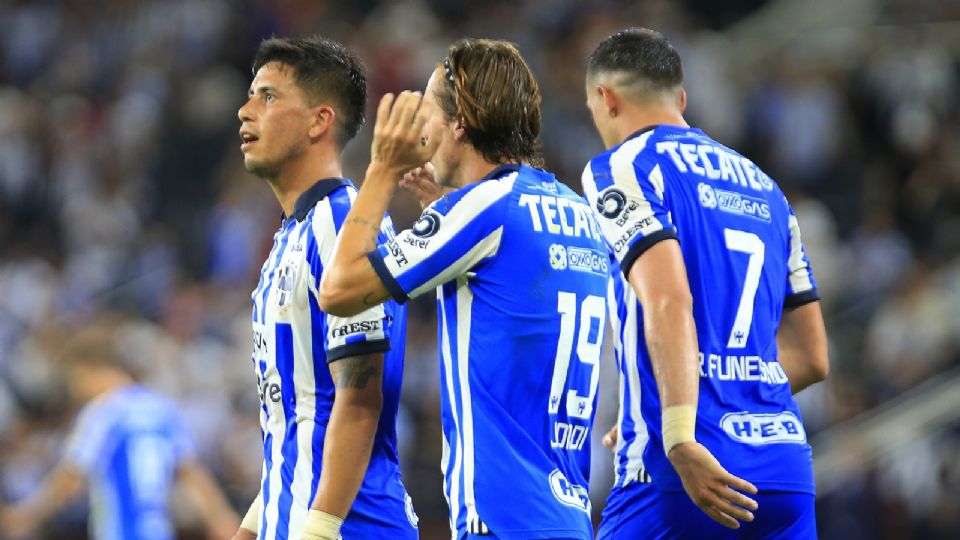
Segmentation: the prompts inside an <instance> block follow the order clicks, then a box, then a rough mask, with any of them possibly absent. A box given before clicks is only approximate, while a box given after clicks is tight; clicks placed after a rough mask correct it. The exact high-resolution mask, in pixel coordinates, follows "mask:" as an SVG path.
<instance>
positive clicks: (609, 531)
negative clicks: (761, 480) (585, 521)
mask: <svg viewBox="0 0 960 540" xmlns="http://www.w3.org/2000/svg"><path fill="white" fill-rule="evenodd" d="M751 497H752V498H753V499H754V500H755V501H757V504H758V505H759V508H757V511H756V512H754V520H753V521H752V522H750V523H746V522H741V523H740V528H739V529H728V528H726V527H724V526H723V525H720V524H719V523H717V522H716V521H713V520H712V519H710V516H708V515H707V514H705V513H703V511H702V510H700V509H699V508H697V506H696V505H695V504H693V501H691V500H690V497H688V496H687V494H686V493H685V492H683V491H678V492H661V491H659V490H658V489H657V487H656V485H655V484H652V483H646V484H641V483H637V482H633V483H631V484H629V485H628V486H627V487H625V488H614V490H613V491H612V492H611V493H610V497H609V498H608V499H607V506H606V508H604V510H603V519H602V521H601V522H600V531H599V532H598V534H597V540H638V539H643V540H647V539H650V540H687V539H691V540H700V539H705V538H709V539H711V540H734V539H738V540H739V539H761V538H762V539H784V540H807V539H810V540H816V538H817V523H816V516H815V514H814V509H813V508H814V496H813V495H812V494H810V493H792V492H784V491H777V492H775V491H771V492H761V493H758V494H757V495H753V496H751Z"/></svg>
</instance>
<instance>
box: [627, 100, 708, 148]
mask: <svg viewBox="0 0 960 540" xmlns="http://www.w3.org/2000/svg"><path fill="white" fill-rule="evenodd" d="M619 120H620V121H619V122H618V127H619V129H618V130H617V131H618V133H617V135H618V142H623V141H625V140H626V139H627V137H629V136H631V135H633V134H634V133H636V132H637V131H639V130H641V129H643V128H647V127H651V126H676V127H690V125H689V124H687V121H686V120H684V118H683V114H681V113H680V111H677V110H674V109H667V108H664V107H635V108H632V109H630V110H628V111H624V112H623V114H621V116H620V118H619Z"/></svg>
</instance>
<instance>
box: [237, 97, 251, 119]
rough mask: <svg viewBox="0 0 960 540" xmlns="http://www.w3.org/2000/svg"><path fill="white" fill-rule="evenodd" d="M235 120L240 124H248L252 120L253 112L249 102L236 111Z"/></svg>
mask: <svg viewBox="0 0 960 540" xmlns="http://www.w3.org/2000/svg"><path fill="white" fill-rule="evenodd" d="M237 118H239V119H240V121H241V122H249V121H250V120H253V110H252V107H250V101H249V100H247V102H246V103H244V104H243V105H241V106H240V108H239V109H237Z"/></svg>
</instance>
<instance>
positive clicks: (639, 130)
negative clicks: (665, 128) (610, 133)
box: [620, 124, 658, 144]
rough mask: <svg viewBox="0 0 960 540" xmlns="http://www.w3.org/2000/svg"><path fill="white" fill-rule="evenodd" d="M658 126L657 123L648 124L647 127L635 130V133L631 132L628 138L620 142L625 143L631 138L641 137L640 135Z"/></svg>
mask: <svg viewBox="0 0 960 540" xmlns="http://www.w3.org/2000/svg"><path fill="white" fill-rule="evenodd" d="M656 127H658V126H657V124H654V125H652V126H646V127H643V128H640V129H638V130H636V131H634V132H633V133H631V134H630V136H629V137H627V138H626V139H624V140H623V142H622V143H620V144H623V143H625V142H627V141H629V140H630V139H635V138H637V137H639V136H640V135H643V134H644V133H646V132H648V131H651V130H653V129H654V128H656Z"/></svg>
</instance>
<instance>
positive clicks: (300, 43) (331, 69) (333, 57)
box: [253, 36, 367, 148]
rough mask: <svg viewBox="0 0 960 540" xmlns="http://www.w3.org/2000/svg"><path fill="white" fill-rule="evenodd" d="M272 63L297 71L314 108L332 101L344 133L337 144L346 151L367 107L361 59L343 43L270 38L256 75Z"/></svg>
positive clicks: (262, 45)
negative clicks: (345, 148)
mask: <svg viewBox="0 0 960 540" xmlns="http://www.w3.org/2000/svg"><path fill="white" fill-rule="evenodd" d="M270 62H279V63H281V64H285V65H286V66H289V67H290V68H292V69H293V72H294V80H296V82H297V85H299V86H300V88H301V89H303V91H304V92H305V93H306V94H307V97H308V98H309V100H310V104H311V105H315V104H317V103H318V102H321V101H329V102H330V103H331V104H332V105H333V107H334V110H335V111H336V113H337V118H338V119H339V122H338V123H339V124H340V129H339V130H338V132H337V144H338V145H339V146H340V148H343V147H344V146H345V145H346V144H347V143H348V142H350V139H353V138H354V137H355V136H356V135H357V131H359V130H360V126H362V125H363V121H364V109H365V107H366V104H367V76H366V73H365V72H364V67H363V62H361V61H360V58H359V57H357V55H355V54H354V53H352V52H351V51H350V50H349V49H347V48H346V47H344V46H343V45H342V44H341V43H339V42H337V41H334V40H332V39H327V38H324V37H320V36H311V37H307V38H276V37H274V38H270V39H265V40H263V41H262V42H261V43H260V48H259V49H258V50H257V54H256V56H255V57H254V59H253V73H254V74H256V72H257V71H258V70H259V69H260V68H261V67H263V66H264V65H266V64H269V63H270Z"/></svg>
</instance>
